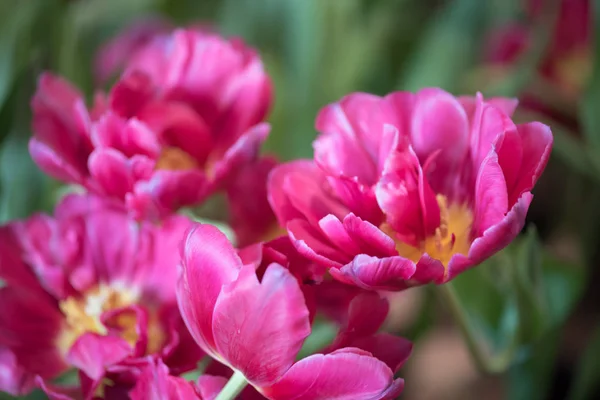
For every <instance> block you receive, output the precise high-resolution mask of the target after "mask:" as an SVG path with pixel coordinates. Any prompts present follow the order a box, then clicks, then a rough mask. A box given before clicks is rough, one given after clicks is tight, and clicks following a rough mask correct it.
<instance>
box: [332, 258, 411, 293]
mask: <svg viewBox="0 0 600 400" xmlns="http://www.w3.org/2000/svg"><path fill="white" fill-rule="evenodd" d="M415 269H416V266H415V263H413V262H412V261H410V260H408V259H406V258H404V257H400V256H395V257H385V258H378V257H371V256H368V255H366V254H359V255H357V256H356V257H355V258H354V260H352V262H351V263H349V264H346V265H344V266H343V267H342V268H340V269H336V268H331V269H330V270H329V273H330V274H331V276H333V277H334V278H335V279H337V280H339V281H341V282H344V283H347V284H350V285H356V286H358V287H360V288H363V289H367V290H399V289H404V288H406V286H407V284H406V281H408V280H409V279H410V278H411V277H412V276H413V274H414V273H415Z"/></svg>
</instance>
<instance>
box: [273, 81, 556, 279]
mask: <svg viewBox="0 0 600 400" xmlns="http://www.w3.org/2000/svg"><path fill="white" fill-rule="evenodd" d="M516 105H517V103H516V101H515V100H511V99H503V98H495V99H489V100H485V101H484V99H483V97H482V96H481V95H477V97H476V98H471V97H458V98H456V97H454V96H452V95H451V94H449V93H447V92H444V91H443V90H441V89H436V88H429V89H423V90H421V91H419V92H418V93H408V92H396V93H392V94H389V95H387V96H385V97H383V98H382V97H377V96H373V95H369V94H363V93H355V94H351V95H349V96H346V97H344V98H343V99H342V100H340V101H339V102H337V103H334V104H331V105H328V106H327V107H325V108H324V109H323V110H321V112H320V113H319V115H318V117H317V121H316V128H317V130H318V131H319V132H321V134H320V136H319V137H318V138H317V139H316V141H315V142H314V145H313V146H314V161H309V160H299V161H293V162H290V163H288V164H284V165H281V166H278V167H276V168H275V169H274V170H273V172H272V173H271V175H270V180H269V197H270V201H271V204H272V206H273V209H274V211H275V214H276V215H277V218H278V220H279V221H280V223H281V225H282V226H285V227H286V228H287V229H288V232H289V236H290V238H291V240H292V242H293V243H294V245H295V247H296V248H297V249H298V251H299V252H300V253H301V254H302V255H303V256H305V257H307V258H309V259H312V260H314V261H315V262H317V263H319V264H321V265H323V266H325V267H328V268H329V272H330V273H331V275H332V276H333V277H334V278H335V279H337V280H340V281H342V282H345V283H348V284H353V285H357V286H359V287H361V288H364V289H377V290H401V289H404V288H406V287H409V286H413V285H419V284H424V283H428V282H435V283H437V284H441V283H444V282H447V281H449V280H451V279H452V278H454V277H455V276H456V275H457V274H459V273H460V272H462V271H464V270H466V269H468V268H471V267H473V266H475V265H477V264H479V263H481V262H482V261H483V260H485V259H486V258H488V257H489V256H491V255H492V254H494V253H495V252H497V251H499V250H500V249H502V248H504V247H505V246H507V245H508V244H509V243H510V242H511V241H512V240H513V239H514V238H515V237H516V235H517V234H518V233H519V231H520V230H521V229H522V227H523V224H524V221H525V216H526V214H527V210H528V207H529V204H530V202H531V200H532V197H533V196H532V194H531V189H532V188H533V186H534V184H535V183H536V181H537V179H538V177H539V176H540V174H541V173H542V171H543V170H544V167H545V165H546V162H547V161H548V157H549V154H550V150H551V147H552V134H551V132H550V129H549V128H548V127H547V126H545V125H543V124H541V123H537V122H533V123H527V124H521V125H515V124H514V123H513V121H512V120H511V115H512V113H513V111H514V109H515V107H516Z"/></svg>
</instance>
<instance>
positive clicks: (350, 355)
mask: <svg viewBox="0 0 600 400" xmlns="http://www.w3.org/2000/svg"><path fill="white" fill-rule="evenodd" d="M120 69H122V70H123V72H122V75H121V76H120V77H119V79H118V80H117V81H116V83H115V85H114V86H113V87H112V88H111V90H110V91H109V92H108V94H107V95H104V94H98V95H97V96H96V98H95V102H94V105H93V107H91V108H89V109H88V108H87V107H86V105H85V104H84V100H83V95H82V94H80V93H79V92H78V91H77V90H76V89H75V88H74V87H72V86H71V85H70V84H69V83H68V82H66V81H64V80H63V79H61V78H59V77H57V76H54V75H52V74H50V73H44V74H42V76H41V77H40V79H39V82H38V87H37V91H36V93H35V95H34V97H33V100H32V108H33V130H34V135H33V137H32V138H31V140H30V142H29V150H30V153H31V156H32V158H33V160H34V161H35V162H36V164H37V165H38V166H39V167H40V168H41V169H42V170H43V171H44V172H46V173H48V174H49V175H51V176H52V177H54V178H58V179H59V180H62V181H64V182H67V183H71V184H76V185H79V186H80V189H83V191H85V192H86V193H83V194H69V195H66V196H64V197H63V198H62V199H61V200H60V201H59V203H58V205H57V206H56V209H55V211H54V214H53V216H48V215H45V214H35V215H33V216H31V217H29V218H27V219H24V220H18V221H12V222H10V223H8V224H7V225H4V226H2V227H0V284H1V285H2V286H0V390H2V391H5V392H8V393H11V394H14V395H23V394H28V393H30V392H31V391H32V390H34V389H36V388H37V389H42V390H43V391H45V392H46V394H48V395H49V396H50V398H52V399H53V400H54V399H57V400H58V399H60V400H67V399H73V398H74V399H78V400H80V399H83V400H88V399H92V398H97V397H105V398H108V399H123V400H124V399H133V400H145V399H150V398H152V399H169V400H170V399H173V400H175V399H184V400H190V399H191V400H212V399H217V400H231V399H234V398H238V399H242V400H256V399H263V398H266V399H271V400H380V399H381V400H383V399H390V400H392V399H395V398H397V396H398V395H399V394H400V393H401V392H402V390H403V388H404V381H403V379H402V378H399V377H397V376H396V374H397V373H398V371H399V368H400V367H401V366H402V365H403V364H404V362H405V361H406V360H407V358H408V357H409V355H410V353H411V350H412V344H411V343H410V342H409V341H407V340H406V339H403V338H401V337H399V336H396V335H393V334H390V333H384V332H381V331H380V328H381V327H382V326H383V324H384V320H386V318H387V316H388V311H389V309H390V307H389V304H388V300H387V299H386V297H385V296H386V295H389V293H387V294H385V293H382V292H385V291H398V290H404V289H407V288H409V287H411V286H417V285H423V284H428V283H435V284H444V283H447V282H449V281H450V280H451V279H453V278H455V277H456V276H457V275H458V274H460V273H461V272H463V271H465V270H467V269H469V268H471V267H474V266H476V265H478V264H480V263H481V262H482V261H484V260H485V259H487V258H488V257H490V256H492V255H493V254H494V253H496V252H498V251H500V250H501V249H503V248H504V247H506V246H507V245H508V244H509V243H510V242H511V241H513V239H515V237H516V236H517V235H518V234H519V232H520V231H521V229H522V227H523V225H524V223H525V217H526V215H527V211H528V208H529V205H530V203H531V201H532V198H533V195H532V193H531V191H532V189H533V187H534V185H535V184H536V181H537V180H538V178H539V177H540V175H541V174H542V172H543V170H544V168H545V166H546V163H547V161H548V158H549V155H550V151H551V148H552V134H551V132H550V129H549V128H548V127H547V126H545V125H543V124H541V123H538V122H532V123H525V124H515V123H514V122H513V120H512V114H513V112H514V110H515V108H516V106H517V101H516V100H513V99H507V98H492V99H484V98H483V96H482V95H481V94H477V95H476V96H475V97H455V96H453V95H451V94H450V93H447V92H445V91H443V90H442V89H439V88H427V89H423V90H420V91H418V92H417V93H410V92H395V93H391V94H389V95H387V96H385V97H378V96H375V95H370V94H365V93H353V94H350V95H348V96H346V97H344V98H342V99H341V100H340V101H338V102H336V103H333V104H330V105H327V106H326V107H325V108H323V109H322V110H321V111H320V112H319V114H318V116H317V118H316V128H317V130H318V131H319V136H318V137H317V139H316V140H315V141H314V143H313V147H314V157H313V159H306V160H295V161H291V162H287V163H283V164H281V163H278V162H277V161H276V158H275V157H272V156H264V157H261V156H259V151H260V146H261V144H262V142H263V141H264V140H265V138H266V136H267V134H268V131H269V129H270V128H269V125H268V124H267V123H266V122H264V121H265V118H266V115H267V112H268V110H269V108H270V106H271V91H272V89H271V81H270V78H269V77H268V76H267V74H266V73H265V71H264V68H263V64H262V62H261V60H260V58H259V57H258V55H257V53H256V52H255V51H254V50H253V49H251V48H249V47H248V46H246V45H245V44H244V43H243V42H242V41H240V40H239V39H225V38H222V37H220V36H219V35H217V34H215V33H213V32H210V31H208V30H205V29H199V28H186V29H176V30H173V31H171V29H170V27H169V26H168V24H164V23H163V22H161V21H158V20H147V21H145V22H143V23H142V24H140V25H138V26H135V27H134V28H133V29H132V30H131V31H129V32H128V33H126V34H125V35H123V36H122V37H120V38H117V39H115V40H114V41H113V42H111V44H110V45H109V46H107V47H105V48H104V50H103V51H102V52H101V53H100V55H99V57H98V59H97V73H98V74H99V76H98V77H97V78H98V79H99V80H105V79H106V78H107V77H108V76H110V75H112V74H113V73H114V72H116V71H117V70H120ZM217 191H218V192H220V193H222V194H224V199H225V200H226V202H227V204H228V215H227V217H228V218H229V224H230V226H231V228H232V230H233V231H234V235H235V236H236V245H237V246H238V248H235V247H234V246H233V244H232V243H231V242H230V241H229V239H228V238H227V237H226V236H225V234H223V233H222V232H221V231H220V230H219V229H217V228H216V227H214V226H212V225H209V224H198V223H195V222H192V220H190V219H188V218H187V217H184V216H181V215H178V214H177V212H179V211H180V208H182V207H187V206H202V205H204V204H203V202H204V201H205V200H206V199H207V197H208V196H210V195H212V194H214V193H215V192H217ZM209 208H210V207H205V208H202V210H203V211H206V209H209ZM185 211H186V212H187V211H190V210H185ZM203 216H204V215H203ZM220 217H223V215H220ZM223 219H225V218H224V217H223ZM447 287H448V286H447ZM457 307H460V306H457ZM317 316H318V317H317ZM320 318H327V319H329V320H332V321H333V322H334V323H336V324H337V325H336V326H337V327H338V329H339V330H338V333H337V335H336V336H335V337H331V338H327V339H328V341H325V340H321V339H323V338H322V337H319V336H317V335H315V336H313V337H311V339H319V340H317V342H318V346H317V345H314V344H313V341H312V340H311V341H310V342H309V344H308V345H307V346H306V347H304V348H302V347H303V345H304V343H305V340H306V339H307V338H308V337H309V336H310V335H311V333H312V332H313V329H312V326H313V324H318V323H320V321H321V319H320ZM315 321H316V322H315ZM315 331H316V330H315ZM332 336H333V335H332ZM321 342H323V343H321ZM311 346H312V347H311ZM301 348H302V352H301ZM315 352H316V353H315ZM300 353H302V354H307V355H303V356H300V355H299V354H300ZM311 353H312V354H311ZM475 353H476V352H475V351H474V352H473V354H475ZM201 360H202V364H201V365H203V367H202V368H200V367H199V364H198V363H199V362H200V361H201ZM198 369H203V370H202V371H200V373H199V377H197V379H195V380H193V381H192V380H189V379H188V378H187V377H184V376H181V374H183V373H184V372H188V371H192V370H198ZM68 372H76V374H77V377H78V378H79V383H78V384H75V383H68V384H67V383H65V382H64V380H62V379H61V377H63V376H64V374H65V373H68ZM67 378H68V377H67ZM61 382H62V383H61ZM237 396H239V397H237Z"/></svg>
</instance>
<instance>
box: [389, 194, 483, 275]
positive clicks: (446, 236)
mask: <svg viewBox="0 0 600 400" xmlns="http://www.w3.org/2000/svg"><path fill="white" fill-rule="evenodd" d="M436 199H437V202H438V206H439V208H440V226H439V227H437V228H436V229H435V232H434V234H433V235H431V236H429V237H427V238H426V239H425V240H423V241H422V242H421V243H420V245H419V246H418V247H414V246H411V245H409V244H406V243H403V242H398V243H397V244H396V249H397V250H398V253H399V254H400V255H401V256H403V257H406V258H408V259H410V260H412V261H414V262H417V261H419V259H420V258H421V256H422V255H423V254H424V253H427V254H428V255H429V256H430V257H432V258H435V259H437V260H440V261H441V262H442V264H444V266H445V267H447V266H448V263H449V262H450V259H451V258H452V256H453V255H455V254H464V255H467V254H468V252H469V248H470V246H471V237H470V236H471V235H470V234H471V225H472V224H473V213H472V211H471V210H470V209H469V208H468V207H467V206H466V205H463V204H450V205H449V206H448V199H447V198H446V196H443V195H437V197H436Z"/></svg>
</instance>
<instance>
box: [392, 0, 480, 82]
mask: <svg viewBox="0 0 600 400" xmlns="http://www.w3.org/2000/svg"><path fill="white" fill-rule="evenodd" d="M445 4H446V5H445V6H444V7H443V8H441V9H440V10H439V12H438V14H437V15H436V17H435V18H433V20H432V21H431V23H430V25H429V27H428V29H427V31H426V32H425V34H424V35H423V37H422V38H421V39H420V44H419V46H418V49H417V51H416V53H415V54H414V55H413V56H412V57H411V59H410V61H409V62H408V65H407V67H406V70H405V71H404V73H403V75H402V77H401V80H400V82H399V85H398V86H399V87H400V88H401V89H402V90H410V91H416V90H419V89H421V88H423V87H426V86H439V87H442V88H444V89H446V90H449V91H452V90H455V89H457V83H458V82H459V81H460V77H461V76H462V74H463V73H464V71H465V70H466V69H467V68H468V67H469V66H470V65H471V64H472V63H473V61H474V60H475V57H476V55H478V54H479V49H480V48H481V47H480V46H481V43H480V39H481V38H482V36H483V33H484V28H485V14H486V9H487V2H485V1H481V0H456V1H450V2H446V3H445Z"/></svg>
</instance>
